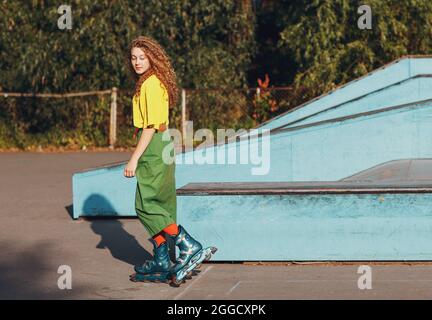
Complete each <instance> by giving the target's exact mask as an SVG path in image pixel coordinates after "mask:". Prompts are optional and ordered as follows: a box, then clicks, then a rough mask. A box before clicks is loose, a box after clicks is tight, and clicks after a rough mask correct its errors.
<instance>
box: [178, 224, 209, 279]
mask: <svg viewBox="0 0 432 320" xmlns="http://www.w3.org/2000/svg"><path fill="white" fill-rule="evenodd" d="M178 228H179V233H178V235H177V236H174V237H173V240H174V242H175V244H176V245H177V246H178V247H179V249H180V254H179V257H178V258H177V260H176V264H175V265H174V267H173V268H172V269H171V275H170V277H171V285H173V286H176V287H178V286H180V284H181V283H182V282H183V280H184V279H186V278H190V277H191V275H192V274H193V272H194V270H195V269H197V268H199V267H200V265H201V263H202V262H203V261H207V260H210V258H211V256H212V254H214V253H215V252H216V250H217V249H216V248H214V247H211V248H206V249H204V250H203V247H202V245H201V243H199V242H198V241H197V240H195V239H194V238H192V237H191V235H190V234H189V233H188V232H187V231H186V230H185V229H184V228H183V227H182V226H181V225H179V226H178Z"/></svg>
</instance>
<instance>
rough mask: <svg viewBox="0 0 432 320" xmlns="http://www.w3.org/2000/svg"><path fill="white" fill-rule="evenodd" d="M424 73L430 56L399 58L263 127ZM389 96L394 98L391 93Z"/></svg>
mask: <svg viewBox="0 0 432 320" xmlns="http://www.w3.org/2000/svg"><path fill="white" fill-rule="evenodd" d="M424 74H432V59H431V58H422V57H418V58H403V59H400V60H396V61H395V62H393V63H391V64H389V65H387V66H385V67H383V68H380V69H377V70H374V71H373V72H371V73H369V74H368V75H366V76H365V77H362V78H360V79H357V80H354V81H351V82H349V83H347V84H345V85H344V86H342V87H340V88H337V89H336V90H335V91H332V92H330V93H329V94H325V95H323V96H321V97H318V98H315V99H313V100H311V101H310V102H308V103H305V104H304V105H302V106H301V108H298V109H296V108H295V109H294V110H291V111H290V112H288V113H286V114H283V115H280V116H278V117H276V118H273V119H271V120H270V121H268V122H266V123H265V124H264V125H262V126H261V127H260V128H268V129H273V128H276V127H279V126H282V125H285V124H287V123H289V122H292V121H295V120H298V119H300V118H302V117H304V116H308V115H310V114H313V113H315V112H318V111H321V110H325V109H328V108H330V107H333V106H335V105H338V104H341V103H345V102H347V101H350V100H353V99H356V98H359V97H362V96H364V95H367V94H371V93H372V92H376V91H378V90H381V89H383V88H386V87H389V86H392V85H394V84H396V83H398V82H401V81H404V80H407V79H410V78H413V77H416V76H418V75H424ZM388 98H389V99H391V97H390V95H389V96H388ZM412 101H416V100H411V101H410V102H412ZM390 105H392V104H391V103H390V104H387V106H390Z"/></svg>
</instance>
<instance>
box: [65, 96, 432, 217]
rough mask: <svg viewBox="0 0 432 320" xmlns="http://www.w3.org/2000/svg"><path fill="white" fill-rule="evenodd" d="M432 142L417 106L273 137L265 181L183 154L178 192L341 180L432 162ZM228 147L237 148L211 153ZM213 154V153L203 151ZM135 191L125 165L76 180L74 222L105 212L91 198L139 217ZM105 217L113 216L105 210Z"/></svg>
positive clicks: (245, 169)
mask: <svg viewBox="0 0 432 320" xmlns="http://www.w3.org/2000/svg"><path fill="white" fill-rule="evenodd" d="M431 136H432V102H427V103H422V104H413V105H410V106H407V107H405V108H404V109H400V110H394V111H391V112H385V113H381V114H374V115H369V116H366V117H360V118H356V119H350V120H344V121H341V122H337V123H331V124H322V125H319V126H315V127H310V128H303V129H300V130H296V131H292V132H284V133H278V134H275V135H272V137H271V145H270V163H271V166H270V168H269V172H268V173H267V174H266V175H252V173H251V169H252V168H254V167H257V166H256V165H252V164H243V165H240V164H237V165H217V164H203V165H194V164H184V163H185V160H184V159H183V160H181V158H180V157H183V158H188V157H189V158H190V157H191V156H192V155H193V153H192V152H189V153H186V154H179V155H178V156H177V158H176V159H177V160H176V162H178V161H181V163H183V164H177V168H176V186H177V188H180V187H182V186H184V185H185V184H187V183H190V182H224V181H238V182H242V181H244V182H254V181H255V182H257V181H334V180H340V179H342V178H344V177H347V176H350V175H353V174H355V173H357V172H359V171H361V170H365V169H367V168H370V167H372V166H374V165H377V164H380V163H383V162H386V161H390V160H395V159H410V158H430V157H432V143H431V142H430V137H431ZM260 140H261V139H253V140H251V143H254V144H260ZM239 144H240V142H238V143H237V145H239ZM228 147H229V148H233V147H235V145H234V144H229V145H224V146H218V147H212V148H217V149H221V148H226V149H228ZM208 149H211V148H207V149H203V150H208ZM203 150H201V151H199V152H203ZM195 152H198V151H195ZM135 188H136V180H135V178H132V179H128V178H124V177H123V165H120V166H117V167H113V168H110V169H106V168H104V169H98V170H93V171H89V172H84V173H78V174H75V175H74V176H73V192H74V217H75V218H76V217H78V216H80V215H83V214H85V215H95V214H98V213H100V212H101V211H100V208H101V205H100V202H94V201H89V199H90V197H95V198H96V199H97V197H103V198H105V199H110V202H111V204H110V206H109V207H110V208H113V214H114V215H120V216H134V215H135V211H134V207H133V204H134V201H133V199H134V194H135ZM102 208H106V206H102ZM102 212H104V213H106V214H107V213H108V211H106V210H105V209H104V210H102ZM179 214H180V215H181V214H182V213H181V212H179Z"/></svg>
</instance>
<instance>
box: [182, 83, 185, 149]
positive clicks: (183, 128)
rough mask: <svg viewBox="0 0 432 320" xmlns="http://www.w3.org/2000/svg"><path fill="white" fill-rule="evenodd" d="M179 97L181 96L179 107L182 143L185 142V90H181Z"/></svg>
mask: <svg viewBox="0 0 432 320" xmlns="http://www.w3.org/2000/svg"><path fill="white" fill-rule="evenodd" d="M181 96H182V102H181V107H182V135H183V137H182V141H185V138H186V90H185V89H182V91H181ZM182 144H183V142H182Z"/></svg>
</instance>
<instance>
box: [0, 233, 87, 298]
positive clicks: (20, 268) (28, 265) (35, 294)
mask: <svg viewBox="0 0 432 320" xmlns="http://www.w3.org/2000/svg"><path fill="white" fill-rule="evenodd" d="M0 252H2V254H1V257H0V299H3V300H6V299H7V300H17V299H20V300H28V299H32V300H45V299H74V298H77V297H79V296H80V294H81V293H82V292H83V291H84V290H85V289H86V288H84V287H81V286H79V285H77V284H74V282H73V277H72V289H71V290H67V289H64V290H62V289H60V288H59V287H58V284H57V282H58V279H59V278H60V277H61V276H62V275H63V273H58V268H59V266H58V265H55V264H49V263H48V262H49V261H52V257H55V256H56V255H55V252H54V251H53V250H52V245H51V243H50V242H47V241H44V242H38V243H36V244H34V245H32V246H29V247H25V248H22V247H18V246H17V245H15V244H14V242H12V241H3V242H2V243H0Z"/></svg>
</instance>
